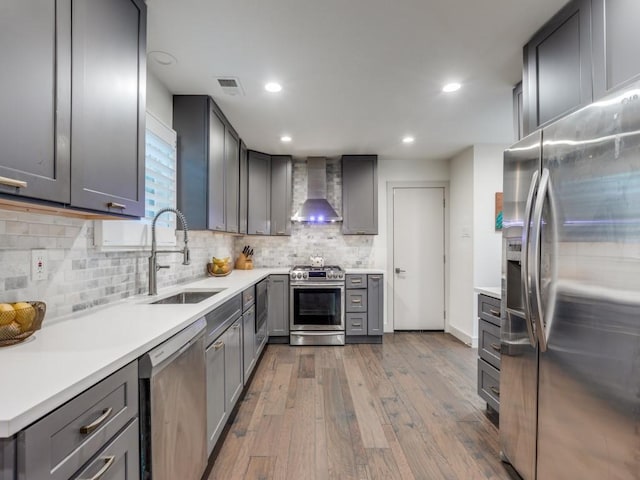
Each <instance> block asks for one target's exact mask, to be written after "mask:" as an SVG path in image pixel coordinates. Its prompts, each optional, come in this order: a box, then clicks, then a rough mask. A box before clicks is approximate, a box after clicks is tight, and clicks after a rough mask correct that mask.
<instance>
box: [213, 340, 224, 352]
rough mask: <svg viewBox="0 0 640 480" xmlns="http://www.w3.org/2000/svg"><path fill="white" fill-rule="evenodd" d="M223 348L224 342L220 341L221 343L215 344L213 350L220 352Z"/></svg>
mask: <svg viewBox="0 0 640 480" xmlns="http://www.w3.org/2000/svg"><path fill="white" fill-rule="evenodd" d="M222 347H224V342H222V341H220V342H216V343H214V344H213V349H214V350H220V349H221V348H222Z"/></svg>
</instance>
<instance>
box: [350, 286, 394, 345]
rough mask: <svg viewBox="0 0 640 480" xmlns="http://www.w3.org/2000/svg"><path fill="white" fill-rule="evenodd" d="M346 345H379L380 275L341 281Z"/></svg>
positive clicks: (381, 289) (382, 299) (381, 318)
mask: <svg viewBox="0 0 640 480" xmlns="http://www.w3.org/2000/svg"><path fill="white" fill-rule="evenodd" d="M345 285H346V290H345V311H346V313H345V322H346V325H345V329H346V341H347V343H349V342H367V341H369V342H373V341H381V339H382V336H383V334H384V328H383V318H384V275H382V274H369V275H367V274H348V275H347V277H346V279H345Z"/></svg>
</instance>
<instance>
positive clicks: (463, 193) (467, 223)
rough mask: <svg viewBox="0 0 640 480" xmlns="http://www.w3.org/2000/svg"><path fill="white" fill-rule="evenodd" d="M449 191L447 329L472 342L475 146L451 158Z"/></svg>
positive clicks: (469, 342) (465, 340) (461, 338)
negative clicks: (449, 286)
mask: <svg viewBox="0 0 640 480" xmlns="http://www.w3.org/2000/svg"><path fill="white" fill-rule="evenodd" d="M450 167H451V180H450V182H451V188H450V192H449V206H450V210H449V225H450V227H449V228H450V235H449V242H450V245H449V278H450V285H451V288H450V289H449V311H448V315H447V317H448V326H449V331H450V332H451V333H452V334H453V335H455V336H456V337H458V338H459V339H460V340H462V341H463V342H465V343H468V344H471V343H472V341H473V322H472V321H473V297H472V293H473V281H474V277H473V242H474V232H473V225H474V218H473V217H474V205H473V199H474V195H473V186H474V185H473V184H474V180H473V175H474V149H473V147H471V148H468V149H467V150H465V151H463V152H462V153H460V154H459V155H457V156H455V157H454V158H452V159H451V161H450Z"/></svg>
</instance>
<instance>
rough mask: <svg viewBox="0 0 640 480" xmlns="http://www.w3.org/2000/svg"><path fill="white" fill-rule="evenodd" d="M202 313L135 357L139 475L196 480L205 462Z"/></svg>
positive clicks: (151, 479)
mask: <svg viewBox="0 0 640 480" xmlns="http://www.w3.org/2000/svg"><path fill="white" fill-rule="evenodd" d="M206 326H207V322H206V320H205V319H204V318H201V319H199V320H197V321H196V322H195V323H193V324H191V325H190V326H189V327H187V328H185V329H184V330H182V331H181V332H179V333H177V334H176V335H174V336H173V337H171V338H170V339H169V340H167V341H166V342H164V343H163V344H161V345H160V346H158V347H156V348H154V349H153V350H151V351H150V352H148V353H147V354H145V355H144V356H143V357H141V358H140V361H139V376H140V422H141V425H140V453H141V455H140V456H141V459H140V463H141V471H142V475H141V478H142V479H143V480H175V479H176V478H180V479H183V480H200V478H201V477H202V474H203V473H204V470H205V468H206V465H207V405H206V375H205V350H204V346H205V345H204V334H205V330H206Z"/></svg>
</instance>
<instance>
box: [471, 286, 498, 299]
mask: <svg viewBox="0 0 640 480" xmlns="http://www.w3.org/2000/svg"><path fill="white" fill-rule="evenodd" d="M474 291H475V292H476V293H483V294H485V295H489V296H490V297H493V298H497V299H498V300H500V297H502V289H501V288H500V287H475V288H474Z"/></svg>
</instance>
